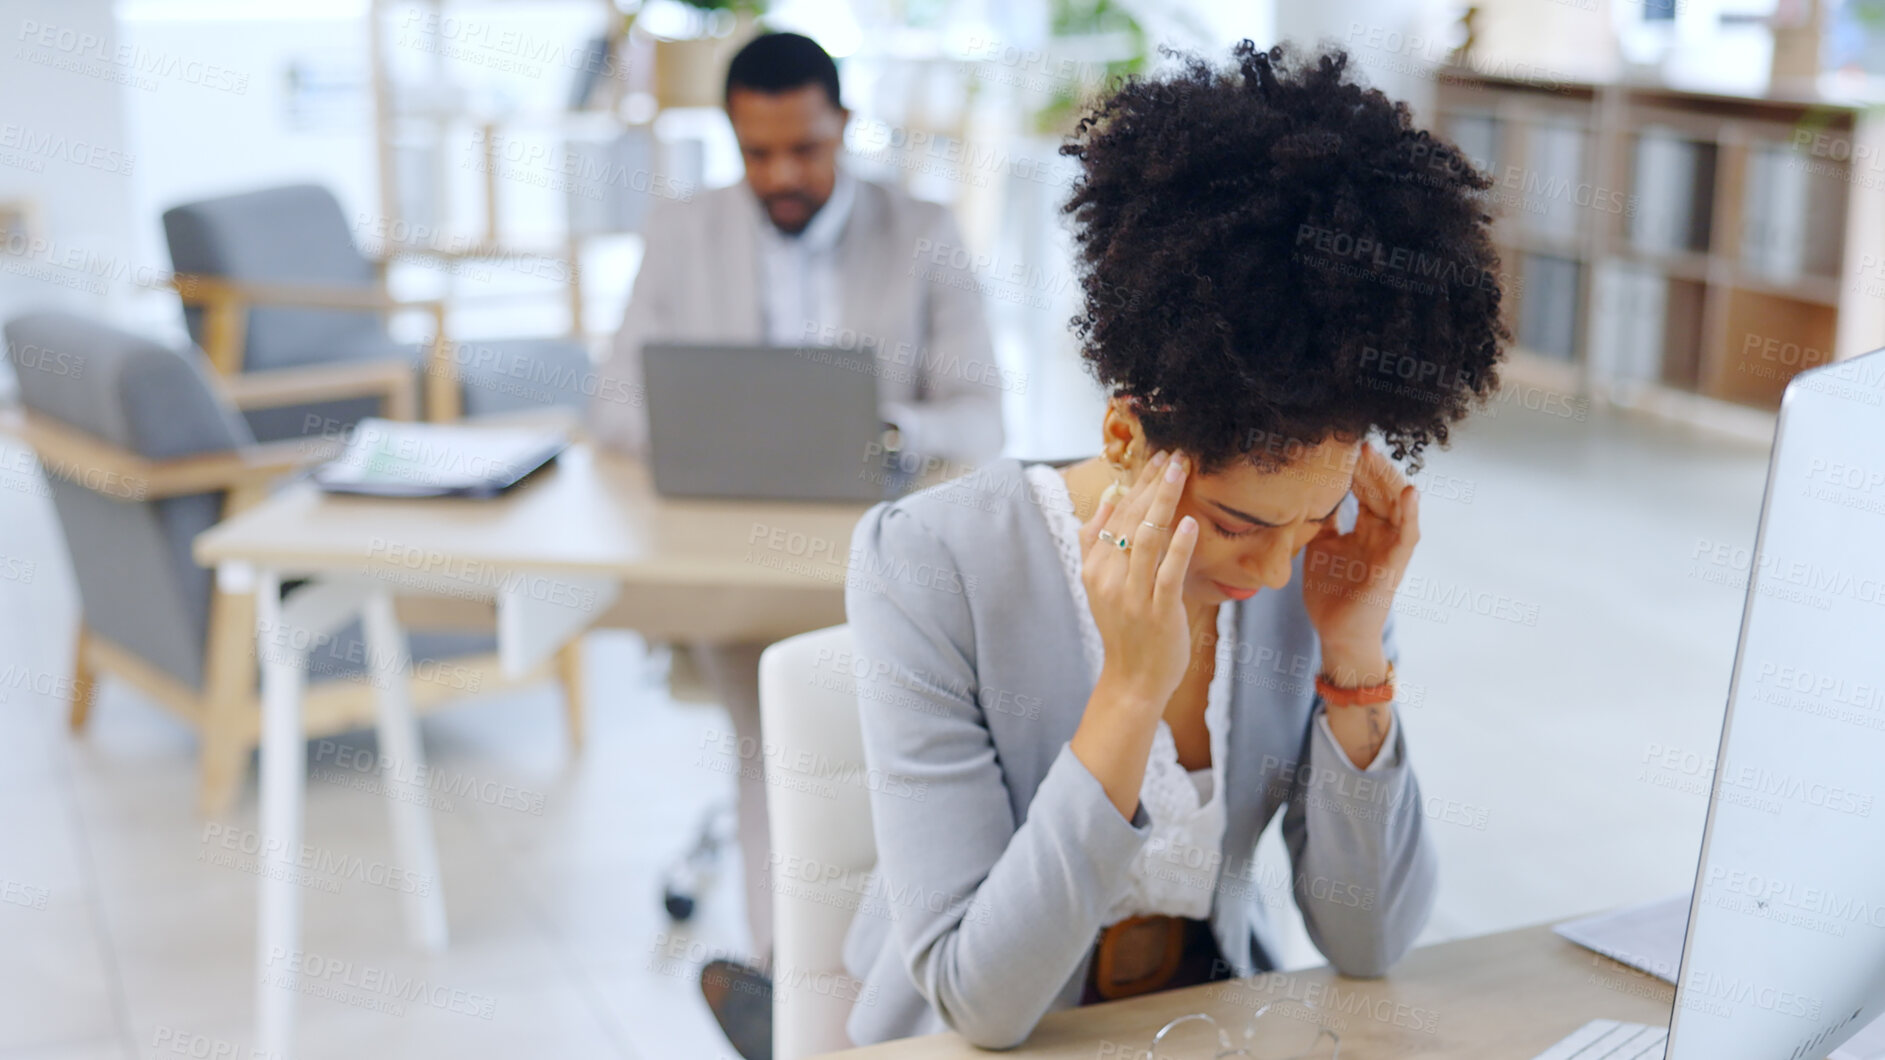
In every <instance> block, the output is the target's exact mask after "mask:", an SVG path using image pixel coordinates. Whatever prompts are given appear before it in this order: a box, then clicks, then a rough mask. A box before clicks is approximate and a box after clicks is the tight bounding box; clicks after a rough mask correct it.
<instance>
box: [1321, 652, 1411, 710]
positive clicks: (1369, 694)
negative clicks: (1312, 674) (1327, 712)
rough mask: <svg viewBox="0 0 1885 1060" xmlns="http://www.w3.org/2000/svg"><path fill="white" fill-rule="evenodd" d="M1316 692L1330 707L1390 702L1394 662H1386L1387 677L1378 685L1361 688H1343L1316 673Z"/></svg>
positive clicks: (1392, 689)
mask: <svg viewBox="0 0 1885 1060" xmlns="http://www.w3.org/2000/svg"><path fill="white" fill-rule="evenodd" d="M1316 694H1317V695H1319V696H1321V697H1322V701H1323V702H1324V703H1327V704H1328V705H1329V706H1331V707H1365V706H1368V705H1369V704H1372V703H1390V702H1393V700H1394V664H1393V663H1388V679H1387V680H1385V681H1383V682H1381V683H1380V684H1378V685H1367V686H1365V687H1362V688H1343V687H1341V686H1340V685H1335V684H1331V683H1329V679H1328V678H1326V677H1324V676H1322V675H1321V674H1317V675H1316Z"/></svg>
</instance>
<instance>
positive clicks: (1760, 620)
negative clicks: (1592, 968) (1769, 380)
mask: <svg viewBox="0 0 1885 1060" xmlns="http://www.w3.org/2000/svg"><path fill="white" fill-rule="evenodd" d="M1716 559H1717V560H1720V561H1725V562H1727V563H1729V564H1730V565H1731V566H1735V567H1739V566H1741V565H1742V564H1745V567H1746V570H1747V576H1748V586H1747V602H1746V604H1745V606H1744V609H1743V611H1742V616H1741V642H1740V646H1739V648H1738V649H1737V650H1736V653H1735V663H1734V673H1733V677H1732V679H1731V681H1730V684H1729V692H1728V710H1727V717H1726V719H1725V720H1724V722H1723V725H1722V735H1721V748H1720V751H1719V753H1718V754H1717V756H1716V763H1717V765H1716V770H1715V787H1714V795H1713V798H1712V799H1711V800H1710V805H1709V812H1708V824H1707V826H1706V828H1705V830H1704V832H1703V837H1702V854H1701V859H1700V865H1699V867H1698V870H1697V873H1696V881H1695V899H1694V901H1692V902H1691V903H1690V906H1689V925H1688V932H1687V935H1686V938H1685V941H1684V944H1683V954H1682V966H1681V972H1680V974H1679V976H1678V983H1677V992H1676V1005H1675V1013H1674V1017H1673V1022H1672V1023H1671V1026H1670V1033H1669V1048H1668V1054H1667V1056H1668V1060H1820V1058H1821V1057H1824V1056H1825V1055H1826V1054H1827V1053H1829V1052H1831V1051H1832V1050H1834V1049H1835V1048H1837V1047H1839V1046H1840V1045H1841V1044H1843V1043H1844V1042H1845V1041H1846V1040H1847V1039H1848V1038H1850V1037H1851V1036H1852V1035H1853V1034H1855V1033H1857V1032H1858V1031H1859V1030H1860V1029H1861V1028H1863V1027H1865V1026H1866V1024H1868V1023H1870V1022H1871V1021H1872V1020H1873V1019H1874V1018H1876V1017H1877V1016H1879V1015H1880V1013H1881V1012H1885V800H1881V799H1880V798H1879V796H1880V795H1881V794H1885V350H1879V351H1876V352H1873V353H1870V354H1866V355H1864V356H1862V357H1856V358H1853V359H1851V360H1847V361H1841V362H1837V363H1834V364H1831V365H1827V366H1824V367H1821V368H1815V369H1811V370H1809V371H1805V372H1802V373H1800V374H1799V375H1797V376H1795V377H1794V379H1793V381H1792V382H1791V383H1789V384H1788V386H1787V389H1786V394H1785V396H1784V397H1783V399H1782V402H1781V408H1780V419H1779V424H1778V428H1777V430H1776V433H1775V437H1774V450H1773V456H1772V458H1771V460H1770V462H1769V464H1768V472H1767V493H1766V498H1765V500H1764V502H1763V504H1762V509H1761V519H1760V529H1759V531H1758V532H1757V534H1756V536H1755V544H1754V549H1753V552H1752V553H1751V554H1749V555H1746V556H1728V557H1716Z"/></svg>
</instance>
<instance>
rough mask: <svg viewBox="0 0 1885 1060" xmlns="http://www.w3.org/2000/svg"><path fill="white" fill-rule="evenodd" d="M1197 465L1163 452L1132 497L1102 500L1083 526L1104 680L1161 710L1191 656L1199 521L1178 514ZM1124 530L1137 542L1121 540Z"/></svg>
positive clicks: (1085, 577)
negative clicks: (1188, 594)
mask: <svg viewBox="0 0 1885 1060" xmlns="http://www.w3.org/2000/svg"><path fill="white" fill-rule="evenodd" d="M1190 470H1191V468H1190V462H1189V461H1188V460H1187V459H1186V458H1185V456H1184V454H1182V453H1179V454H1176V455H1171V454H1166V453H1162V452H1161V453H1159V454H1157V455H1155V456H1154V457H1153V458H1152V459H1151V460H1149V461H1147V462H1146V465H1145V468H1144V470H1142V471H1141V472H1140V474H1139V480H1138V481H1137V482H1136V483H1134V484H1133V486H1132V488H1131V489H1129V490H1127V491H1126V493H1125V495H1124V496H1121V497H1117V498H1115V499H1110V500H1104V501H1102V502H1101V503H1100V506H1099V509H1098V510H1097V511H1095V512H1094V513H1093V518H1092V519H1090V520H1088V521H1087V523H1086V524H1085V525H1084V526H1082V527H1081V528H1080V547H1081V554H1082V560H1081V569H1080V579H1081V581H1082V582H1083V583H1084V584H1085V586H1086V594H1087V604H1088V606H1089V608H1090V609H1091V610H1092V612H1093V622H1094V624H1095V625H1097V626H1098V627H1099V633H1100V641H1101V643H1102V644H1104V645H1105V649H1106V660H1105V664H1104V666H1102V667H1101V673H1100V684H1101V686H1102V687H1104V688H1108V689H1110V690H1112V691H1113V692H1115V693H1117V694H1119V695H1121V696H1123V697H1125V698H1127V699H1129V700H1131V701H1134V702H1143V703H1144V704H1145V705H1146V706H1147V707H1148V708H1149V709H1151V710H1152V711H1153V712H1154V716H1156V715H1157V713H1160V712H1162V711H1163V710H1164V707H1165V703H1166V701H1167V700H1169V699H1170V698H1171V696H1172V693H1173V692H1174V691H1176V690H1177V688H1178V683H1179V682H1180V681H1181V680H1183V678H1184V675H1185V670H1186V668H1187V667H1188V666H1189V665H1190V662H1191V630H1190V626H1189V623H1188V621H1187V618H1186V613H1185V602H1184V586H1185V573H1186V570H1187V569H1188V568H1189V567H1190V566H1191V554H1192V552H1193V550H1194V549H1195V548H1196V547H1197V543H1198V523H1197V520H1195V519H1193V518H1191V517H1190V516H1186V517H1185V518H1184V519H1183V520H1181V521H1179V522H1177V523H1174V522H1173V519H1172V517H1173V515H1174V513H1175V512H1176V511H1177V508H1178V499H1179V497H1180V496H1181V495H1183V493H1184V490H1185V478H1186V476H1187V474H1188V473H1189V472H1190ZM1102 530H1104V531H1108V532H1109V534H1108V535H1107V536H1106V538H1104V539H1102V536H1101V531H1102ZM1121 537H1124V538H1126V539H1127V541H1129V542H1130V544H1131V546H1132V547H1131V548H1130V549H1121V548H1119V547H1118V544H1117V539H1118V538H1121Z"/></svg>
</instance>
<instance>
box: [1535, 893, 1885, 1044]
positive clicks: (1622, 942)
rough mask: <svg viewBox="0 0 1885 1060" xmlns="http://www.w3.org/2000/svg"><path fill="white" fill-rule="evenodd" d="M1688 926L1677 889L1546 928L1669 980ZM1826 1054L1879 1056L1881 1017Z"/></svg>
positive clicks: (1884, 1039)
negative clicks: (1661, 896)
mask: <svg viewBox="0 0 1885 1060" xmlns="http://www.w3.org/2000/svg"><path fill="white" fill-rule="evenodd" d="M1688 927H1689V896H1688V895H1687V894H1678V895H1676V896H1674V897H1672V898H1664V899H1661V900H1659V901H1654V902H1645V903H1644V904H1642V905H1633V906H1627V907H1625V908H1623V909H1618V910H1615V911H1613V912H1609V913H1599V914H1597V915H1596V916H1587V917H1583V918H1581V919H1578V920H1567V921H1565V922H1564V923H1562V924H1557V925H1554V926H1553V927H1552V929H1551V930H1553V931H1555V932H1557V933H1558V934H1560V935H1562V936H1564V937H1565V938H1567V939H1569V940H1571V941H1572V942H1575V943H1577V944H1578V945H1579V946H1582V947H1584V948H1585V949H1587V950H1594V951H1596V952H1598V953H1601V954H1603V955H1604V956H1606V957H1608V958H1610V959H1611V960H1613V961H1617V962H1619V963H1622V964H1627V965H1629V966H1630V967H1632V968H1635V969H1636V970H1637V971H1640V972H1647V973H1649V974H1650V975H1653V976H1655V977H1656V978H1658V979H1661V980H1663V981H1664V982H1668V983H1674V982H1675V981H1676V972H1677V970H1678V969H1680V968H1681V966H1682V938H1683V936H1684V935H1685V934H1687V933H1688ZM1826 1060H1885V1019H1880V1020H1878V1021H1876V1022H1874V1023H1872V1024H1871V1025H1870V1026H1868V1027H1866V1028H1865V1029H1864V1030H1862V1031H1860V1032H1859V1033H1858V1034H1857V1035H1855V1036H1854V1037H1853V1039H1852V1040H1851V1041H1849V1042H1847V1043H1846V1044H1845V1045H1843V1046H1841V1047H1840V1048H1839V1049H1838V1050H1836V1051H1835V1052H1834V1053H1833V1054H1832V1055H1831V1056H1828V1057H1827V1058H1826Z"/></svg>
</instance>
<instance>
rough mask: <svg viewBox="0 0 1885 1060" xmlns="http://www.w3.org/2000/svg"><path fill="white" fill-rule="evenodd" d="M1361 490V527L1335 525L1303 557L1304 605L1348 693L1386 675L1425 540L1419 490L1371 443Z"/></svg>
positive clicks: (1358, 474) (1360, 474)
mask: <svg viewBox="0 0 1885 1060" xmlns="http://www.w3.org/2000/svg"><path fill="white" fill-rule="evenodd" d="M1354 491H1355V498H1356V500H1357V501H1359V502H1360V511H1359V512H1358V513H1357V515H1356V516H1355V527H1354V529H1352V530H1350V531H1349V532H1348V533H1342V532H1341V531H1339V530H1337V529H1336V527H1335V521H1334V520H1333V519H1331V520H1330V521H1329V523H1328V524H1327V525H1326V526H1324V527H1323V528H1322V532H1321V533H1319V534H1317V535H1316V536H1315V538H1313V539H1312V540H1311V541H1310V542H1309V544H1308V546H1307V547H1306V548H1305V549H1304V554H1303V606H1304V608H1305V609H1306V610H1307V611H1308V612H1309V621H1310V622H1311V623H1312V624H1313V625H1314V626H1315V628H1316V634H1317V636H1318V637H1320V639H1321V641H1322V672H1323V673H1324V674H1326V675H1328V676H1329V677H1330V679H1331V680H1334V681H1335V682H1336V683H1337V684H1339V685H1343V686H1347V687H1355V686H1363V685H1373V684H1378V683H1380V682H1381V681H1383V680H1385V679H1386V677H1387V658H1386V656H1385V655H1384V654H1383V651H1382V647H1381V634H1382V630H1383V628H1384V627H1385V626H1386V625H1387V620H1388V612H1389V610H1390V609H1391V608H1392V607H1393V604H1394V592H1395V590H1396V589H1397V588H1398V587H1399V586H1400V584H1401V576H1402V575H1403V574H1405V573H1406V571H1407V563H1408V560H1409V559H1410V558H1412V556H1413V554H1414V545H1415V544H1416V543H1417V542H1419V540H1420V491H1419V490H1416V489H1415V488H1414V487H1413V486H1411V485H1409V484H1408V483H1407V480H1406V479H1405V478H1403V477H1402V476H1401V473H1400V471H1399V470H1398V469H1396V468H1395V466H1394V465H1393V464H1392V463H1390V462H1389V461H1388V458H1387V457H1385V456H1383V455H1381V452H1380V451H1379V450H1377V449H1376V448H1375V447H1374V446H1372V445H1369V444H1367V443H1363V444H1362V447H1361V456H1360V461H1359V463H1358V465H1357V466H1356V468H1355V481H1354Z"/></svg>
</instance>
